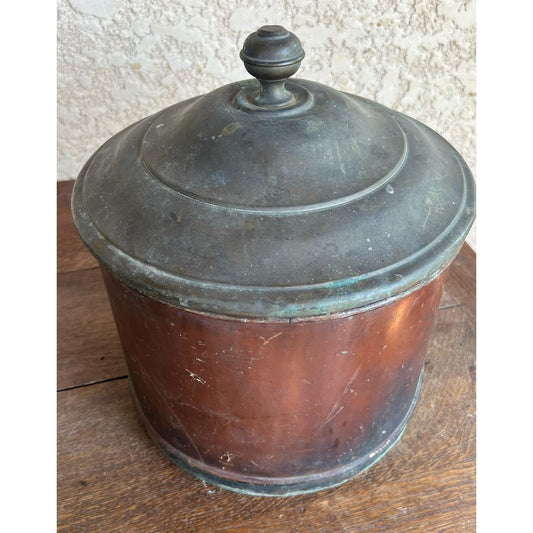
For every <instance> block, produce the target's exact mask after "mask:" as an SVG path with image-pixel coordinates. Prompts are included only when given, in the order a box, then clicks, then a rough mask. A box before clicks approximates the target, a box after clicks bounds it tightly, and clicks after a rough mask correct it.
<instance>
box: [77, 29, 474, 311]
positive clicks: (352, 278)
mask: <svg viewBox="0 0 533 533" xmlns="http://www.w3.org/2000/svg"><path fill="white" fill-rule="evenodd" d="M268 28H270V29H268ZM272 28H274V31H272ZM276 28H279V27H278V26H269V27H267V30H265V29H263V30H259V31H258V32H257V34H253V35H252V36H250V37H249V38H248V39H247V40H246V43H245V47H244V49H243V52H242V57H244V58H245V60H246V61H247V68H248V69H249V70H250V71H251V72H252V73H255V74H256V75H260V76H262V78H263V80H262V81H261V84H262V86H263V87H264V85H265V79H266V78H269V75H268V74H265V73H264V72H265V71H267V70H268V69H273V70H274V71H275V72H276V74H275V75H274V76H270V78H272V77H274V78H276V76H279V77H281V78H284V77H285V76H288V75H289V74H290V73H291V72H292V71H295V68H296V67H297V65H298V64H299V60H300V59H301V58H302V57H303V51H301V52H300V50H301V47H299V41H297V39H296V38H295V37H293V36H292V34H289V32H286V34H287V35H288V37H283V38H282V39H281V42H282V43H284V44H283V53H280V54H278V55H275V54H273V50H274V48H273V45H272V42H271V41H272V39H271V38H270V37H268V36H267V37H261V35H262V34H265V33H266V34H267V35H269V32H270V33H271V34H274V35H277V33H281V34H282V35H285V34H283V32H282V30H276ZM276 32H277V33H276ZM254 35H255V36H254ZM285 50H287V51H286V52H285ZM270 54H272V58H271V61H270V63H269V57H271V56H270ZM284 58H287V65H285V66H283V67H276V66H272V65H276V64H278V63H279V62H281V64H284V63H283V60H284ZM257 64H262V65H263V66H262V67H261V74H259V72H258V69H259V68H260V67H258V66H257ZM252 65H253V66H252ZM280 68H281V70H282V74H280V73H279V69H280ZM287 69H288V70H287ZM276 79H277V78H276ZM261 84H260V83H258V82H257V81H256V80H253V81H243V82H237V83H231V84H229V85H226V86H224V87H221V88H219V89H216V90H215V91H213V92H211V93H208V94H206V95H204V96H200V97H196V98H192V99H190V100H187V101H185V102H181V103H179V104H176V105H174V106H171V107H169V108H168V109H165V110H163V111H161V112H159V113H157V114H155V115H152V116H151V117H148V118H146V119H144V120H141V121H140V122H138V123H136V124H134V125H132V126H130V127H129V128H127V129H125V130H124V131H122V132H121V133H119V134H117V135H115V137H113V138H112V139H110V140H109V141H108V142H107V143H106V144H105V145H104V146H102V147H101V148H100V149H99V150H97V152H96V153H95V154H94V155H93V156H92V157H91V159H90V160H89V162H88V163H87V164H86V165H85V167H84V169H83V170H82V172H81V174H80V176H79V178H78V180H77V183H76V186H75V188H74V194H73V213H74V219H75V222H76V225H77V227H78V230H79V232H80V235H81V237H82V239H83V240H84V241H85V243H86V244H87V246H88V247H89V248H90V249H91V250H92V251H93V253H94V254H95V255H96V257H98V259H99V261H100V262H101V263H102V264H103V265H105V267H106V268H108V269H109V270H110V271H111V272H112V273H113V274H114V275H116V276H117V277H118V278H120V279H121V280H123V281H124V282H126V283H128V284H129V285H132V286H134V287H136V288H138V289H139V290H141V291H143V292H146V293H147V294H150V295H152V296H154V297H156V298H159V299H162V300H164V301H167V302H169V303H173V304H175V305H180V306H182V307H185V308H190V309H193V310H199V311H207V312H216V313H223V314H228V315H239V316H254V317H270V318H275V317H297V316H313V315H320V314H326V313H332V312H340V311H343V310H346V309H353V308H356V307H359V306H362V305H368V304H371V303H374V302H379V301H381V300H383V299H384V298H391V297H394V296H397V295H399V294H401V293H404V292H405V291H409V290H412V289H413V288H415V287H417V286H420V285H423V284H425V283H428V282H429V281H430V280H431V279H433V278H434V277H436V276H437V275H438V274H439V273H440V272H442V270H443V269H444V268H445V267H446V266H447V265H448V264H449V263H450V262H451V260H452V259H453V258H454V257H455V255H456V253H457V252H458V250H459V248H460V246H461V245H462V243H463V241H464V239H465V237H466V234H467V232H468V230H469V228H470V226H471V224H472V222H473V220H474V182H473V179H472V175H471V173H470V171H469V170H468V168H467V166H466V164H465V162H464V161H463V159H462V158H461V156H460V155H459V154H458V153H457V152H456V151H455V150H454V149H453V148H452V147H451V146H450V145H449V144H448V143H447V142H446V141H445V140H444V139H443V138H442V137H440V136H439V135H437V134H436V133H435V132H434V131H432V130H430V129H429V128H427V127H426V126H424V125H422V124H420V123H419V122H417V121H415V120H413V119H411V118H409V117H406V116H405V115H402V114H400V113H397V112H395V111H391V110H390V109H387V108H385V107H383V106H381V105H379V104H377V103H374V102H371V101H369V100H366V99H364V98H361V97H358V96H354V95H350V94H345V93H342V92H339V91H337V90H335V89H332V88H329V87H325V86H323V85H320V84H318V83H314V82H311V81H306V80H299V79H295V80H292V81H289V82H286V84H285V85H286V88H287V90H288V91H289V92H290V93H291V94H292V95H293V100H291V102H292V103H289V105H285V106H281V107H280V108H272V107H271V106H266V107H263V106H262V105H263V104H262V102H263V98H262V96H258V97H257V98H256V100H255V103H254V95H261V94H263V95H264V94H265V91H264V90H263V89H261V88H260V86H261ZM278 92H279V91H278ZM243 102H248V104H249V105H244V106H243V104H242V103H243Z"/></svg>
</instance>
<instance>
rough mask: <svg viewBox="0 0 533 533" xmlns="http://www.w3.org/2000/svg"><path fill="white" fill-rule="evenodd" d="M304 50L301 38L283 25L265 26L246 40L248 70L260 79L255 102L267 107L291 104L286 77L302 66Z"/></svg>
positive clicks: (244, 50)
mask: <svg viewBox="0 0 533 533" xmlns="http://www.w3.org/2000/svg"><path fill="white" fill-rule="evenodd" d="M304 56H305V52H304V50H303V48H302V44H301V43H300V39H298V37H296V35H294V33H291V32H290V31H287V30H286V29H285V28H284V27H283V26H274V25H271V26H262V27H261V28H259V29H258V30H257V31H256V32H254V33H252V34H251V35H249V36H248V37H247V38H246V40H245V41H244V45H243V47H242V50H241V53H240V57H241V59H242V60H243V62H244V66H245V67H246V70H247V71H248V72H249V73H250V74H251V75H252V76H254V77H255V78H257V79H258V80H259V82H260V83H261V88H260V90H259V92H258V93H256V94H254V95H253V96H252V100H253V103H254V104H256V105H258V106H261V107H268V108H278V107H284V106H287V105H290V104H291V103H293V101H294V95H293V94H292V93H291V91H289V90H287V88H286V87H285V81H286V80H287V78H289V77H290V76H292V75H293V74H294V73H295V72H296V71H297V70H298V69H299V68H300V63H301V62H302V59H303V58H304Z"/></svg>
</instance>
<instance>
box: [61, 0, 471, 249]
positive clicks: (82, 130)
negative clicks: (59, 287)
mask: <svg viewBox="0 0 533 533" xmlns="http://www.w3.org/2000/svg"><path fill="white" fill-rule="evenodd" d="M475 21H476V19H475V2H474V1H473V0H469V1H461V0H285V1H277V2H275V1H273V0H258V1H256V2H250V1H242V0H179V1H170V0H150V1H146V0H59V1H58V41H59V42H58V99H59V100H58V179H60V180H64V179H73V178H75V177H76V175H77V173H78V172H79V170H80V168H81V167H82V165H83V163H84V162H85V160H86V159H87V158H88V157H89V156H90V155H91V154H92V152H93V151H94V150H96V148H98V146H100V145H101V144H102V143H103V142H104V141H105V140H107V139H108V138H109V137H110V136H111V135H112V134H114V133H116V132H118V131H120V130H121V129H122V128H124V127H126V126H127V125H129V124H131V123H132V122H134V121H136V120H139V119H141V118H142V117H144V116H146V115H149V114H151V113H154V112H156V111H158V110H159V109H161V108H163V107H166V106H169V105H171V104H173V103H175V102H178V101H180V100H183V99H185V98H188V97H191V96H195V95H198V94H201V93H204V92H207V91H210V90H213V89H215V88H216V87H218V86H220V85H223V84H225V83H228V82H230V81H235V80H239V79H244V78H248V77H249V75H248V73H247V72H246V71H245V70H244V67H243V65H242V63H241V61H240V59H239V57H238V53H239V50H240V48H241V46H242V43H243V41H244V39H245V37H246V36H247V35H248V34H249V33H251V32H252V31H254V30H256V29H257V28H258V27H259V26H261V25H262V24H267V23H270V24H281V25H283V26H285V27H286V28H288V29H289V30H291V31H293V32H294V33H296V35H298V37H299V38H300V40H301V41H302V44H303V47H304V49H305V51H306V58H305V59H304V61H303V63H302V66H301V68H300V71H299V72H298V74H297V76H299V77H301V78H308V79H311V80H314V81H318V82H321V83H325V84H327V85H331V86H333V87H335V88H337V89H340V90H343V91H348V92H351V93H355V94H359V95H361V96H365V97H367V98H371V99H373V100H376V101H378V102H380V103H382V104H384V105H386V106H388V107H391V108H393V109H397V110H398V111H401V112H403V113H406V114H408V115H411V116H412V117H414V118H416V119H418V120H421V121H422V122H424V123H426V124H428V125H429V126H430V127H432V128H433V129H434V130H436V131H437V132H438V133H440V134H441V135H443V136H444V137H445V138H447V139H448V140H449V141H450V142H451V143H452V144H453V145H454V146H455V147H456V148H457V149H458V150H459V152H460V153H461V154H462V155H463V157H464V158H465V160H466V162H467V163H468V164H469V166H470V168H471V169H472V171H473V172H474V173H475V99H476V85H475V45H476V41H475ZM468 241H469V242H470V243H471V244H472V245H475V230H474V231H473V232H471V234H470V236H469V239H468Z"/></svg>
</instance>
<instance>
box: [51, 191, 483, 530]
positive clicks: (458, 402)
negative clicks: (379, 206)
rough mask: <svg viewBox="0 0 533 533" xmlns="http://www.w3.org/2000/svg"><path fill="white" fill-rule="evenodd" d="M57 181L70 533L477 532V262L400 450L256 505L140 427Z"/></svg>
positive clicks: (449, 291)
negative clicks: (174, 455)
mask: <svg viewBox="0 0 533 533" xmlns="http://www.w3.org/2000/svg"><path fill="white" fill-rule="evenodd" d="M71 190H72V182H62V183H58V265H57V266H58V279H57V281H58V362H57V364H58V393H57V395H58V530H59V531H69V532H76V531H87V532H93V531H98V532H100V531H102V532H111V531H120V532H137V531H139V532H143V533H144V532H156V531H159V532H173V531H194V532H196V531H198V532H203V531H217V532H218V531H227V532H230V531H231V532H241V531H251V532H252V531H254V532H255V531H260V532H266V531H275V532H285V531H287V532H293V531H294V532H300V531H310V532H335V531H354V532H355V531H356V532H417V533H420V532H423V533H430V532H458V531H475V386H476V378H475V375H476V367H475V261H476V256H475V253H474V252H473V251H472V249H471V248H469V247H468V246H467V245H465V247H464V248H463V249H462V251H461V253H460V254H459V256H458V257H457V259H456V260H455V262H454V263H453V265H452V267H451V270H450V275H449V278H448V283H447V288H446V291H445V294H444V297H443V299H442V302H441V305H440V308H439V311H438V313H437V318H436V322H435V325H434V329H433V334H432V340H431V342H430V346H429V351H428V355H427V359H426V363H425V380H424V386H423V390H422V395H421V398H420V401H419V404H418V407H417V408H416V410H415V412H414V415H413V418H412V419H411V421H410V423H409V425H408V426H407V431H406V433H405V435H404V436H403V438H402V439H401V441H400V442H399V443H398V444H397V445H396V446H395V447H394V448H393V449H392V451H391V452H389V454H388V455H387V456H386V457H385V458H384V459H383V460H382V461H380V462H379V463H378V464H376V465H374V466H373V467H372V468H370V470H367V471H366V472H364V473H363V474H361V475H360V476H359V477H357V478H355V479H353V480H351V481H349V482H348V483H346V484H344V485H342V486H341V487H339V488H336V489H331V490H328V491H324V492H321V493H316V494H310V495H306V496H293V497H290V498H263V497H251V496H243V495H240V494H235V493H233V492H229V491H225V490H222V489H219V488H216V487H213V486H210V485H208V484H206V483H205V482H202V481H199V480H197V479H195V478H193V477H191V476H190V475H188V474H186V473H185V472H183V471H182V470H180V469H179V468H178V467H176V466H175V465H173V464H172V463H171V462H170V461H169V460H168V459H167V458H166V457H165V456H164V455H163V453H162V452H161V451H160V450H159V449H158V448H157V446H156V445H155V444H154V443H153V442H152V441H151V440H150V438H149V437H148V435H147V434H146V432H145V430H144V429H143V427H142V426H141V423H140V420H139V418H138V417H137V414H136V412H135V411H134V407H133V404H132V401H131V399H130V396H129V390H128V380H127V372H126V366H125V364H124V361H123V356H122V352H121V347H120V342H119V340H118V336H117V333H116V330H115V325H114V322H113V317H112V315H111V310H110V308H109V305H108V303H107V299H106V294H105V290H104V286H103V283H102V279H101V275H100V272H99V270H98V268H97V264H96V261H95V260H94V259H93V258H92V256H91V255H90V254H89V253H88V252H87V251H86V249H85V248H84V246H83V244H82V243H81V241H80V240H79V238H78V236H77V234H76V231H75V229H74V225H73V223H72V219H71V216H70V194H71Z"/></svg>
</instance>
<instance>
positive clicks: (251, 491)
mask: <svg viewBox="0 0 533 533" xmlns="http://www.w3.org/2000/svg"><path fill="white" fill-rule="evenodd" d="M422 378H423V372H422V373H421V374H420V378H419V380H418V384H417V387H416V390H415V394H414V396H413V399H412V401H411V404H410V406H409V409H408V411H407V413H406V415H405V417H404V418H403V419H402V421H401V422H400V424H398V426H397V427H396V429H395V430H394V431H393V432H392V433H390V434H389V436H388V438H387V439H386V440H384V441H382V442H381V443H380V444H379V445H378V446H376V447H375V448H374V450H373V451H372V452H371V453H368V454H365V455H364V456H362V457H358V458H357V459H354V460H353V461H350V462H348V463H346V464H344V465H341V466H337V467H334V468H331V469H329V470H326V471H324V472H319V473H314V474H309V475H304V476H293V477H283V478H280V477H274V478H262V477H255V476H240V479H241V480H240V481H236V480H235V479H231V478H229V477H228V472H225V471H224V470H222V469H220V468H215V467H212V466H209V465H206V464H205V463H201V462H200V461H197V460H196V459H192V458H191V457H189V456H187V455H185V454H184V453H183V452H180V451H179V450H178V449H176V448H174V447H173V446H172V445H171V444H170V443H168V442H167V441H166V440H165V439H163V438H162V437H161V436H160V435H159V434H158V433H157V432H156V431H155V429H154V428H153V426H152V425H151V423H150V422H149V421H148V419H147V418H146V415H145V414H144V413H143V411H142V408H141V406H140V403H139V401H138V399H137V396H136V395H135V391H134V390H133V387H131V386H130V389H131V393H132V396H133V400H134V403H135V407H136V408H137V411H138V413H139V415H140V417H141V420H142V422H143V424H144V426H145V428H146V430H147V432H148V434H149V435H150V437H151V438H152V439H153V440H154V441H155V443H156V444H157V445H158V446H159V447H160V448H161V449H162V450H163V452H165V454H166V455H167V456H168V457H169V458H170V459H171V460H172V461H173V462H174V463H176V464H177V465H178V466H180V467H181V468H182V469H183V470H185V471H186V472H188V473H189V474H192V475H193V476H195V477H197V478H199V479H201V480H204V481H207V482H208V483H210V484H212V485H215V486H217V487H221V488H224V489H228V490H231V491H234V492H238V493H241V494H248V495H252V496H297V495H300V494H308V493H312V492H318V491H321V490H325V489H330V488H333V487H337V486H339V485H342V484H343V483H346V482H347V481H349V480H350V479H352V478H354V477H355V476H357V475H359V474H361V473H362V472H364V471H365V470H367V469H368V468H370V467H371V466H372V465H373V464H374V463H376V462H377V461H379V460H380V459H381V458H382V457H383V456H384V455H385V454H386V453H387V452H388V451H389V450H390V449H391V448H392V447H393V446H394V445H395V444H396V443H397V442H398V441H399V440H400V438H401V436H402V435H403V433H404V431H405V429H406V426H407V422H408V420H409V419H410V418H411V415H412V413H413V411H414V409H415V407H416V404H417V401H418V398H419V396H420V391H421V389H422ZM130 385H131V382H130ZM243 479H244V480H245V481H243Z"/></svg>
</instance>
